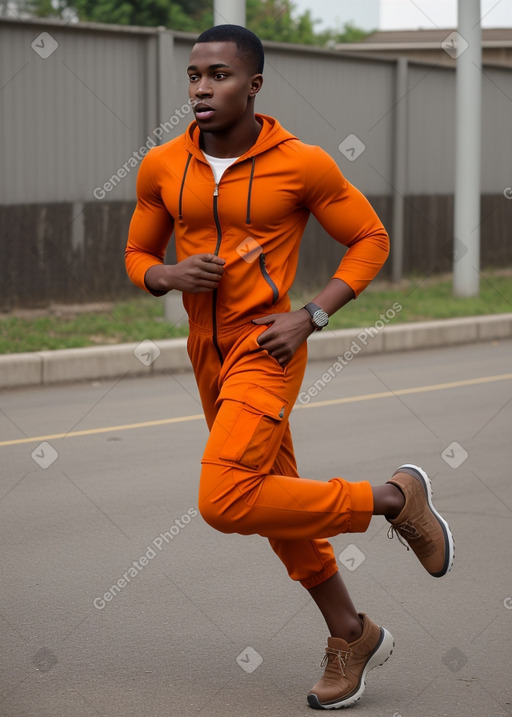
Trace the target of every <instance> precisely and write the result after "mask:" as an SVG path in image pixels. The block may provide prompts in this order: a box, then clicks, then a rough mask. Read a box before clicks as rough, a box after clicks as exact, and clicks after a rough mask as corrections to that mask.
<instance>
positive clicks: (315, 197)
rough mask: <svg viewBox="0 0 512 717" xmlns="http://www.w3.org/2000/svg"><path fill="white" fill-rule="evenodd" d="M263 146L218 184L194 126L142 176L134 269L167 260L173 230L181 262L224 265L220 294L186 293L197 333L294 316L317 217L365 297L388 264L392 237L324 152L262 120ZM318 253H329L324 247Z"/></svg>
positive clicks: (130, 248)
mask: <svg viewBox="0 0 512 717" xmlns="http://www.w3.org/2000/svg"><path fill="white" fill-rule="evenodd" d="M256 118H257V119H258V121H259V122H260V123H261V124H262V130H261V132H260V134H259V137H258V139H257V141H256V143H255V144H254V145H253V146H252V147H251V148H250V149H249V150H248V151H247V152H246V153H245V154H243V155H242V156H241V157H239V158H238V160H237V161H236V162H235V163H234V164H232V165H231V166H230V167H229V168H228V169H227V170H226V171H225V172H224V174H223V176H222V179H221V180H220V182H219V184H218V185H216V184H215V180H214V177H213V172H212V169H211V167H210V165H209V164H208V162H207V160H206V159H205V157H204V155H203V153H202V151H201V149H200V146H199V136H200V130H199V128H198V126H197V124H196V122H192V123H191V124H190V125H189V127H188V128H187V131H186V132H185V133H184V134H183V135H180V136H179V137H176V138H175V139H174V140H172V141H170V142H168V143H166V144H164V145H162V146H160V147H155V148H154V149H152V150H151V151H150V152H149V153H148V154H147V156H146V157H145V158H144V160H143V162H142V164H141V167H140V170H139V174H138V178H137V197H138V201H137V207H136V209H135V212H134V214H133V218H132V221H131V224H130V232H129V237H128V243H127V247H126V267H127V271H128V275H129V276H130V278H131V280H132V281H133V282H134V283H135V284H136V285H137V286H139V287H141V288H143V289H146V290H147V287H146V285H145V283H144V276H145V274H146V271H147V270H148V269H149V268H150V267H151V266H154V265H155V264H159V263H163V261H164V254H165V250H166V247H167V244H168V242H169V239H170V236H171V234H172V232H173V230H174V235H175V241H176V255H177V260H178V261H182V260H183V259H185V258H187V257H189V256H191V255H193V254H202V253H215V254H218V255H219V256H221V257H222V258H223V259H225V261H226V263H225V266H224V274H223V277H222V279H221V281H220V283H219V286H218V288H217V289H216V290H215V291H212V292H206V293H198V294H191V293H187V292H184V293H183V303H184V306H185V308H186V310H187V313H188V315H189V321H190V326H191V329H192V330H194V328H196V329H197V330H199V331H201V332H203V333H204V332H208V333H212V335H213V336H214V337H215V335H220V334H223V333H228V332H229V333H232V332H233V331H236V329H237V328H238V327H240V328H241V327H242V326H247V325H248V324H249V322H250V321H251V319H253V318H256V317H258V316H263V315H265V314H270V313H276V312H282V311H289V310H290V300H289V298H288V291H289V289H290V287H291V285H292V282H293V280H294V277H295V272H296V268H297V261H298V256H299V245H300V241H301V238H302V234H303V231H304V228H305V226H306V223H307V220H308V217H309V214H310V212H311V213H313V214H314V216H315V217H316V218H317V219H318V221H319V222H320V224H321V225H322V226H323V227H324V229H325V230H326V231H327V232H328V233H329V234H330V235H331V236H332V237H333V238H334V239H335V240H336V241H338V242H340V243H341V244H344V245H346V246H347V247H348V251H347V252H346V254H345V255H344V257H343V259H342V261H341V263H340V265H339V267H338V269H337V271H336V272H335V274H334V276H335V277H337V278H339V279H342V280H343V281H344V282H346V283H347V284H348V285H349V286H350V287H351V288H352V289H353V291H354V293H355V295H356V296H357V295H358V294H359V293H360V292H361V291H362V290H363V289H364V288H365V287H366V286H367V285H368V284H369V282H370V281H371V280H372V279H373V278H374V276H375V275H376V274H377V273H378V271H379V270H380V268H381V267H382V265H383V263H384V261H385V260H386V257H387V255H388V251H389V240H388V235H387V233H386V231H385V229H384V227H383V226H382V224H381V222H380V220H379V219H378V217H377V215H376V214H375V212H374V210H373V209H372V207H371V205H370V204H369V202H368V200H367V199H366V198H365V197H364V196H363V195H362V194H361V193H360V192H359V191H358V190H357V189H356V188H355V187H353V186H352V185H351V184H350V183H349V182H348V181H347V180H346V179H345V178H344V177H343V175H342V173H341V172H340V170H339V169H338V167H337V165H336V163H335V162H334V160H333V159H332V158H331V157H330V156H329V155H328V154H327V153H326V152H325V151H324V150H322V149H321V148H320V147H315V146H311V145H307V144H303V143H302V142H301V141H299V140H298V139H297V138H296V137H294V136H293V135H292V134H290V133H289V132H287V131H286V130H285V129H283V127H281V125H280V124H279V122H278V121H277V120H276V119H274V118H272V117H268V116H266V115H261V114H257V115H256ZM319 251H321V248H320V247H319Z"/></svg>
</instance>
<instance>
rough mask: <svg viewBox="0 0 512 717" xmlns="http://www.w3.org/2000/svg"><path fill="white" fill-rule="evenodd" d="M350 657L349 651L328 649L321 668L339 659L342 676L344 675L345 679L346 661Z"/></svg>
mask: <svg viewBox="0 0 512 717" xmlns="http://www.w3.org/2000/svg"><path fill="white" fill-rule="evenodd" d="M349 656H350V651H348V650H335V649H334V648H333V647H326V648H325V655H324V656H323V657H322V662H321V663H320V667H325V666H326V665H327V664H328V663H329V662H330V661H331V658H332V659H333V660H334V659H336V658H338V663H339V666H340V670H341V674H342V675H343V677H346V673H345V667H346V666H347V662H346V661H347V660H348V658H349Z"/></svg>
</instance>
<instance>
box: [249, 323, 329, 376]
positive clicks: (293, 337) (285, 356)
mask: <svg viewBox="0 0 512 717" xmlns="http://www.w3.org/2000/svg"><path fill="white" fill-rule="evenodd" d="M252 323H253V324H257V325H261V324H270V326H269V328H268V329H267V330H266V331H264V332H263V333H262V334H260V335H259V336H258V344H259V345H260V346H261V348H262V349H265V351H267V352H268V353H269V354H270V356H272V357H273V358H275V360H276V361H277V362H278V363H279V364H281V366H287V365H288V364H289V363H290V361H291V360H292V358H293V355H294V353H295V352H296V351H297V349H298V348H299V346H300V345H301V344H303V343H304V341H306V339H307V338H308V336H310V334H312V333H313V331H314V330H315V328H314V326H313V323H312V321H311V317H310V316H309V314H308V312H307V311H306V310H305V309H299V310H298V311H289V312H287V313H284V314H268V315H267V316H262V317H261V318H259V319H253V322H252Z"/></svg>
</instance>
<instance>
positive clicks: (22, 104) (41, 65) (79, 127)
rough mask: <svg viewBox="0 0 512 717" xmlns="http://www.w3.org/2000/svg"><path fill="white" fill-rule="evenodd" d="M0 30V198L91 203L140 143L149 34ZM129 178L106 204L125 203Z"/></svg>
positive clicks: (62, 29) (131, 187) (32, 28)
mask: <svg viewBox="0 0 512 717" xmlns="http://www.w3.org/2000/svg"><path fill="white" fill-rule="evenodd" d="M0 32H1V46H2V68H3V69H2V86H3V90H2V107H3V111H2V123H1V124H2V132H1V137H0V142H1V151H2V157H3V163H4V167H5V166H7V167H8V168H9V181H8V182H5V183H4V185H3V189H2V196H1V200H0V201H1V202H2V203H3V204H15V203H21V202H45V201H56V200H57V201H75V200H88V199H92V198H93V191H94V189H95V187H97V186H98V185H102V184H103V183H104V182H105V181H106V180H108V179H109V177H111V176H112V175H113V174H114V173H115V172H116V171H118V169H119V168H120V167H122V166H123V164H124V163H126V162H127V160H128V159H129V157H130V156H131V153H132V151H133V150H136V149H137V148H138V147H140V142H141V140H142V139H143V138H144V137H145V135H144V131H145V124H146V114H147V113H146V108H145V94H146V91H145V85H146V76H145V69H146V63H145V53H146V49H147V42H148V37H150V36H147V35H142V36H138V35H136V34H120V33H108V32H104V31H103V32H101V33H97V32H94V31H91V30H90V29H87V30H85V29H84V30H82V29H78V28H75V27H73V28H67V27H65V26H63V27H53V26H49V27H47V28H45V27H44V26H41V25H37V24H35V25H31V24H29V25H24V24H23V25H17V24H16V25H14V24H9V25H1V26H0ZM41 32H43V33H44V34H43V35H41ZM37 38H39V40H38V39H37ZM34 41H36V43H35V47H36V49H34V48H33V46H32V44H33V43H34ZM52 48H54V49H53V52H51V54H49V55H48V56H46V57H45V56H44V55H45V54H46V53H48V52H49V50H51V49H52ZM38 50H39V52H42V53H43V56H40V54H39V53H38ZM131 175H133V176H127V178H126V181H124V182H121V183H120V184H119V185H118V186H117V187H116V188H115V190H113V191H112V193H111V199H128V198H132V197H133V194H134V175H135V172H131Z"/></svg>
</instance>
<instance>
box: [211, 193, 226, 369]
mask: <svg viewBox="0 0 512 717" xmlns="http://www.w3.org/2000/svg"><path fill="white" fill-rule="evenodd" d="M218 196H219V185H218V184H216V185H215V189H214V190H213V219H214V221H215V227H216V228H217V244H216V246H215V251H214V254H215V255H216V256H218V255H219V250H220V244H221V241H222V229H221V226H220V221H219V214H218V211H217V198H218ZM212 329H213V345H214V346H215V350H216V351H217V355H218V357H219V360H220V362H221V364H222V363H224V357H223V355H222V351H221V350H220V346H219V342H218V340H217V289H214V290H213V297H212Z"/></svg>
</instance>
